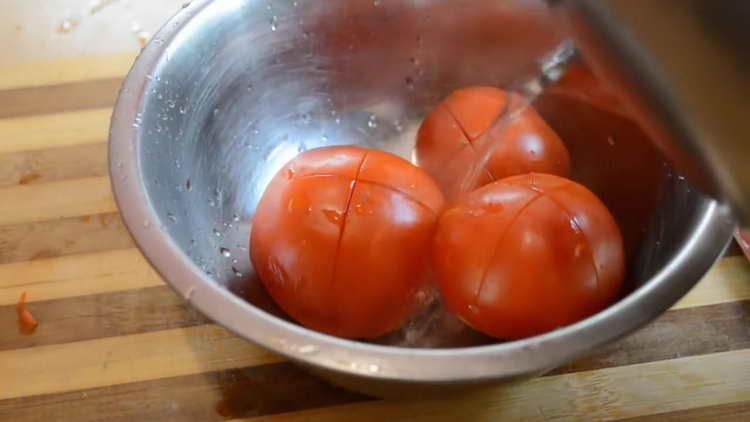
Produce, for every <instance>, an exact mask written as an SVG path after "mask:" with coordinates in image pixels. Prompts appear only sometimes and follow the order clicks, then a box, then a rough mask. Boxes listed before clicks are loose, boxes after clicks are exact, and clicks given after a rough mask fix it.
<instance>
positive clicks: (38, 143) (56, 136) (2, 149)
mask: <svg viewBox="0 0 750 422" xmlns="http://www.w3.org/2000/svg"><path fill="white" fill-rule="evenodd" d="M111 114H112V109H111V108H109V107H106V108H97V109H92V110H82V111H70V112H63V113H55V114H46V115H39V116H23V117H12V118H6V119H0V140H1V142H0V154H7V153H11V152H19V151H33V150H40V149H46V148H57V147H63V146H72V145H83V144H93V143H105V142H106V141H107V134H108V133H109V118H110V115H111Z"/></svg>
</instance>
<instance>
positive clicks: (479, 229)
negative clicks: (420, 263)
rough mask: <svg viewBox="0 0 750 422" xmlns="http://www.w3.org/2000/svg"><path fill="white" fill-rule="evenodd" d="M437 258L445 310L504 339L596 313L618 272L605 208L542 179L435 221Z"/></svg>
mask: <svg viewBox="0 0 750 422" xmlns="http://www.w3.org/2000/svg"><path fill="white" fill-rule="evenodd" d="M435 258H436V262H435V265H436V271H437V275H438V280H439V284H440V290H441V294H442V296H443V299H444V302H445V305H446V307H447V308H448V309H449V310H450V311H452V312H453V313H455V314H456V315H458V316H459V317H460V318H461V319H463V320H464V321H465V322H466V323H467V324H469V325H470V326H472V327H474V328H475V329H477V330H479V331H481V332H483V333H485V334H487V335H490V336H493V337H498V338H506V339H518V338H523V337H528V336H532V335H536V334H541V333H544V332H546V331H550V330H553V329H555V328H556V327H560V326H564V325H567V324H571V323H574V322H576V321H578V320H580V319H583V318H585V317H587V316H589V315H592V314H594V313H595V312H597V311H599V310H601V309H603V308H604V307H605V306H607V305H608V304H609V303H611V302H612V301H613V300H614V299H615V298H616V296H617V294H618V292H619V290H620V286H621V285H622V282H623V278H624V273H625V264H624V253H623V246H622V237H621V236H620V231H619V229H618V227H617V224H616V223H615V221H614V219H613V218H612V216H611V215H610V213H609V211H608V210H607V208H606V207H605V206H604V205H603V204H602V203H601V202H600V201H599V199H598V198H597V197H596V196H595V195H594V194H593V193H591V192H590V191H588V190H587V189H586V188H584V187H583V186H581V185H579V184H577V183H575V182H572V181H570V180H567V179H564V178H561V177H557V176H553V175H546V174H533V173H532V174H525V175H521V176H514V177H510V178H507V179H503V180H500V181H497V182H494V183H491V184H489V185H486V186H484V187H482V188H479V189H478V190H476V191H474V192H471V193H470V194H467V195H466V196H464V197H462V198H461V199H460V200H459V201H458V202H457V203H456V204H455V205H454V206H452V207H451V208H449V209H447V210H446V211H445V212H444V213H443V216H442V217H441V218H440V222H439V224H438V232H437V235H436V239H435Z"/></svg>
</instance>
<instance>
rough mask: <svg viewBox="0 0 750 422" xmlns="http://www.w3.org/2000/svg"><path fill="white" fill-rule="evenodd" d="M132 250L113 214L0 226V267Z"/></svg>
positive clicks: (131, 245)
mask: <svg viewBox="0 0 750 422" xmlns="http://www.w3.org/2000/svg"><path fill="white" fill-rule="evenodd" d="M134 246H135V244H134V243H133V240H132V238H131V237H130V234H129V233H128V231H127V229H126V228H125V225H124V224H123V222H122V220H121V219H120V216H119V215H118V214H116V213H110V214H99V215H91V216H88V215H87V216H84V217H75V218H67V219H62V220H53V221H43V222H39V223H27V224H17V225H12V226H0V264H6V263H11V262H19V261H27V260H36V259H43V258H52V257H59V256H66V255H72V254H79V253H88V252H100V251H109V250H115V249H125V248H132V247H134Z"/></svg>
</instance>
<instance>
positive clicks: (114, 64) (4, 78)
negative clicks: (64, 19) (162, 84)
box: [0, 52, 137, 90]
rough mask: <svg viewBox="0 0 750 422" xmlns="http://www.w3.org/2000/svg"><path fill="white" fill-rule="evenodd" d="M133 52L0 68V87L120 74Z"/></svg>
mask: <svg viewBox="0 0 750 422" xmlns="http://www.w3.org/2000/svg"><path fill="white" fill-rule="evenodd" d="M136 56H137V53H132V52H130V53H121V54H114V55H106V56H93V57H85V58H76V59H65V60H54V61H36V62H27V63H20V64H17V65H11V66H5V67H0V90H4V89H13V88H27V87H37V86H44V85H58V84H64V83H71V82H80V81H86V80H91V79H108V78H121V77H124V76H125V75H126V74H127V72H128V70H129V69H130V66H131V65H132V64H133V61H134V60H135V58H136Z"/></svg>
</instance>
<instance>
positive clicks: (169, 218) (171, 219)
mask: <svg viewBox="0 0 750 422" xmlns="http://www.w3.org/2000/svg"><path fill="white" fill-rule="evenodd" d="M167 219H168V220H169V221H170V222H172V223H176V222H177V216H175V215H174V214H172V213H171V212H168V213H167Z"/></svg>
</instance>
